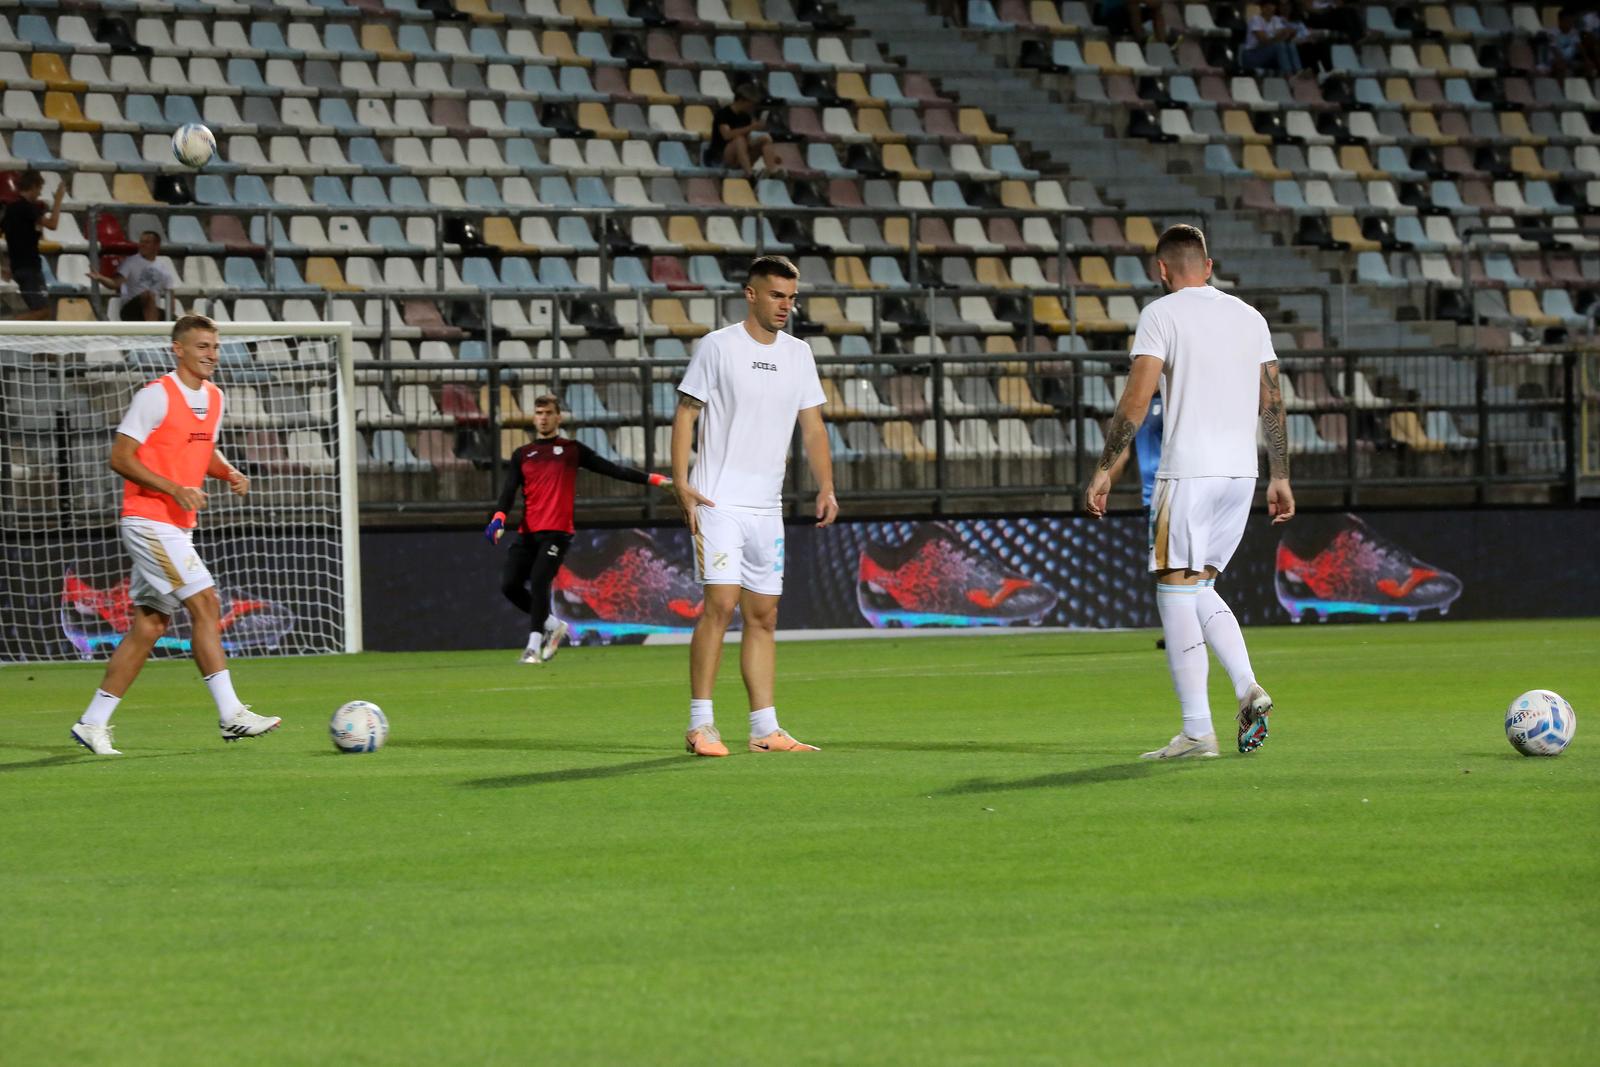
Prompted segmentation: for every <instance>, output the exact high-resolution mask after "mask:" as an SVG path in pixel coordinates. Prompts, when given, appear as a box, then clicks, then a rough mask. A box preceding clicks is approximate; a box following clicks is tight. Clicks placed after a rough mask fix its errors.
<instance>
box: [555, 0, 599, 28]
mask: <svg viewBox="0 0 1600 1067" xmlns="http://www.w3.org/2000/svg"><path fill="white" fill-rule="evenodd" d="M557 10H558V11H560V12H561V14H563V15H565V16H566V17H567V18H569V19H571V20H572V21H573V22H576V23H577V24H578V25H579V26H582V27H583V28H584V29H586V30H592V29H599V28H600V27H603V26H610V25H611V20H610V19H604V18H601V17H600V16H599V15H596V14H595V13H594V7H593V5H591V4H590V3H589V0H561V6H560V7H559V8H557Z"/></svg>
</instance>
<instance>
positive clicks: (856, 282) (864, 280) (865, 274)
mask: <svg viewBox="0 0 1600 1067" xmlns="http://www.w3.org/2000/svg"><path fill="white" fill-rule="evenodd" d="M833 280H834V281H835V282H837V283H838V284H839V285H842V286H846V287H848V288H851V289H887V288H888V286H887V285H884V284H883V283H882V282H875V281H873V280H872V272H871V271H869V270H868V269H867V265H866V264H865V263H863V262H862V261H861V257H860V256H839V257H838V258H836V259H835V260H834V261H833Z"/></svg>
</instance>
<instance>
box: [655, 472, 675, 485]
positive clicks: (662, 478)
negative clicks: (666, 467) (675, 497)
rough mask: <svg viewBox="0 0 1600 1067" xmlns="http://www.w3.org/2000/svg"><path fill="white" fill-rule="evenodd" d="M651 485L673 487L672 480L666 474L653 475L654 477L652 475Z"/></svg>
mask: <svg viewBox="0 0 1600 1067" xmlns="http://www.w3.org/2000/svg"><path fill="white" fill-rule="evenodd" d="M650 484H651V485H671V484H672V479H671V478H668V477H667V476H666V475H665V474H652V475H650Z"/></svg>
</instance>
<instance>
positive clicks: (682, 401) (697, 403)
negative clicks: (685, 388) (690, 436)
mask: <svg viewBox="0 0 1600 1067" xmlns="http://www.w3.org/2000/svg"><path fill="white" fill-rule="evenodd" d="M678 406H679V407H680V408H689V409H691V410H693V411H699V410H700V409H701V408H703V407H705V406H706V404H705V401H703V400H697V399H695V398H694V397H692V396H690V395H689V394H688V393H679V394H678Z"/></svg>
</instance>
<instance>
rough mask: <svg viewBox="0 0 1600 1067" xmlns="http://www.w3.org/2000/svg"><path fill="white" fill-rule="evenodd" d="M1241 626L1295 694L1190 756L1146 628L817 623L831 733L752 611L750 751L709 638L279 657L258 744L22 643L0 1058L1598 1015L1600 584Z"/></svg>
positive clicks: (1444, 1057) (1587, 1042) (242, 679)
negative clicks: (1542, 747) (343, 708)
mask: <svg viewBox="0 0 1600 1067" xmlns="http://www.w3.org/2000/svg"><path fill="white" fill-rule="evenodd" d="M1248 636H1249V639H1250V641H1251V647H1252V651H1253V653H1254V656H1255V662H1256V666H1257V669H1258V670H1259V672H1260V675H1261V678H1262V681H1263V682H1265V684H1266V685H1267V686H1268V687H1269V688H1270V689H1271V691H1272V692H1273V694H1274V696H1275V697H1276V698H1277V700H1278V705H1279V710H1278V711H1277V712H1275V713H1274V715H1273V719H1272V723H1273V728H1272V737H1271V740H1270V741H1269V742H1268V743H1267V745H1266V746H1265V747H1264V748H1263V749H1262V750H1261V751H1260V752H1258V753H1255V754H1253V755H1251V756H1248V757H1243V756H1238V755H1236V754H1234V753H1233V752H1232V751H1231V745H1228V744H1226V743H1225V745H1224V749H1225V751H1224V755H1223V757H1222V758H1221V759H1217V760H1211V761H1205V762H1202V763H1183V764H1173V765H1152V764H1149V763H1143V762H1140V761H1139V760H1138V759H1137V758H1136V756H1137V754H1138V753H1139V752H1140V751H1142V750H1144V749H1147V748H1153V747H1157V746H1159V745H1160V744H1162V743H1163V742H1165V741H1166V740H1167V738H1168V737H1170V736H1171V735H1172V733H1173V732H1175V729H1176V725H1177V714H1176V712H1175V710H1173V706H1174V705H1173V700H1172V697H1171V694H1170V691H1169V687H1168V680H1167V670H1166V664H1165V659H1164V657H1163V655H1162V654H1161V653H1159V652H1156V651H1155V650H1154V649H1153V648H1152V637H1153V635H1152V634H1148V633H1123V634H1082V635H1070V636H1055V635H1026V634H1018V635H1016V636H1003V637H986V638H974V637H959V638H946V639H930V640H906V639H902V640H873V641H856V642H827V643H815V644H805V643H799V644H785V645H783V646H781V647H780V649H779V673H780V702H779V710H780V712H781V713H782V715H783V719H784V722H785V724H786V725H787V726H788V727H789V728H790V729H791V730H792V731H793V732H794V733H795V734H796V735H797V736H799V737H801V738H802V739H804V740H808V741H812V742H815V743H817V744H820V745H821V746H822V748H823V751H822V752H820V753H816V754H811V755H803V756H772V755H768V756H757V755H752V754H749V753H747V752H746V751H745V747H744V737H745V723H744V711H745V708H744V705H743V700H742V694H741V691H740V689H739V682H738V672H737V664H736V662H735V658H736V653H734V656H733V657H730V658H729V659H728V660H727V661H726V662H725V663H724V671H723V673H724V676H725V677H724V681H723V684H722V687H721V689H720V691H719V694H718V699H719V707H720V709H721V715H720V719H721V724H722V726H723V729H724V731H725V732H726V734H727V735H728V740H729V741H730V742H734V745H733V746H732V747H734V749H735V754H734V756H733V757H732V758H730V759H724V760H695V759H692V758H690V757H688V756H686V755H684V754H683V752H682V748H681V740H680V739H681V732H682V729H683V720H684V718H685V703H686V694H685V681H684V678H685V674H686V659H687V650H686V649H683V648H657V647H651V648H611V649H575V650H567V651H563V652H562V654H561V655H560V656H559V657H558V658H557V659H556V660H555V661H554V662H553V663H551V664H548V665H546V666H543V667H522V666H519V665H518V664H517V663H516V662H515V658H516V653H515V652H507V651H499V652H484V653H472V654H430V655H366V656H360V657H355V658H324V659H312V660H290V661H276V662H241V663H239V664H238V665H237V669H236V671H235V675H236V679H237V682H238V686H239V689H240V691H241V693H242V694H243V695H244V696H245V698H246V699H248V700H250V701H252V702H253V703H254V704H255V705H256V708H257V710H258V711H266V712H270V713H274V714H281V715H283V716H284V718H285V720H286V723H285V726H284V727H283V729H281V730H280V731H279V732H277V733H275V734H272V735H270V736H268V737H265V738H262V739H258V740H254V741H247V742H241V743H238V744H232V745H224V744H222V743H221V742H220V741H219V740H218V737H217V733H216V730H215V727H214V725H213V721H214V720H213V715H212V712H211V707H210V703H209V700H208V698H207V695H206V692H205V689H204V688H203V687H202V686H201V685H200V683H199V681H198V680H197V679H196V678H195V676H194V675H193V673H192V668H191V667H190V666H189V665H188V664H187V663H186V662H162V663H157V664H154V665H152V666H151V667H150V668H149V669H148V670H147V671H146V673H145V675H144V677H143V678H141V679H140V681H139V683H138V685H137V686H136V687H135V689H134V690H133V692H132V694H131V696H130V698H129V699H128V700H127V701H125V702H124V705H123V707H122V709H121V710H120V711H119V713H118V716H117V720H116V725H117V727H118V737H117V741H118V744H119V745H120V747H121V748H122V750H123V751H124V752H125V753H126V755H124V756H122V757H121V758H93V757H90V756H88V755H79V754H78V750H76V749H75V748H73V747H72V746H71V744H70V742H69V740H68V737H67V727H68V725H69V724H70V723H71V722H72V721H73V719H74V718H75V717H76V715H77V713H78V712H79V711H80V710H81V708H82V706H83V704H84V703H85V700H86V698H87V697H88V695H89V693H90V691H91V689H92V688H93V686H94V684H95V682H96V681H97V680H98V674H99V669H98V668H97V667H95V666H90V665H84V666H52V667H40V668H6V669H4V670H3V671H0V772H3V773H0V813H3V820H4V821H3V823H0V1061H3V1062H5V1063H7V1064H16V1065H19V1067H22V1065H27V1067H39V1065H51V1064H74V1065H77V1064H117V1065H123V1064H152V1065H162V1067H168V1065H174V1064H229V1065H252V1064H264V1065H286V1064H289V1065H292V1064H335V1065H351V1064H408V1065H409V1064H532V1063H540V1064H578V1063H585V1064H586V1063H596V1064H656V1063H661V1064H721V1063H740V1064H788V1063H815V1064H896V1065H899V1064H945V1063H952V1064H1008V1065H1009V1064H1054V1063H1081V1064H1108V1063H1155V1064H1160V1063H1171V1064H1184V1065H1196V1064H1219V1065H1220V1064H1228V1065H1235V1064H1284V1063H1296V1064H1303V1063H1328V1064H1406V1065H1411V1064H1449V1065H1459V1064H1494V1065H1504V1064H1530V1065H1541V1067H1543V1065H1551V1064H1593V1063H1596V1062H1600V655H1597V653H1600V622H1596V621H1583V622H1562V623H1517V624H1498V625H1483V624H1464V623H1439V624H1423V625H1401V624H1398V623H1396V624H1389V625H1385V626H1378V625H1367V626H1352V627H1340V628H1332V627H1328V628H1312V627H1307V628H1287V627H1285V628H1278V629H1262V630H1256V631H1254V632H1252V633H1250V634H1249V635H1248ZM732 651H733V650H730V652H732ZM1536 686H1542V687H1547V688H1552V689H1556V690H1558V691H1560V692H1561V693H1563V694H1564V695H1565V696H1567V698H1568V699H1569V700H1571V702H1572V704H1573V705H1574V706H1575V707H1576V708H1577V710H1578V714H1579V718H1580V722H1579V729H1578V734H1577V739H1576V741H1575V743H1574V744H1573V746H1572V748H1571V749H1570V750H1569V751H1568V752H1567V753H1566V754H1565V755H1563V756H1561V757H1560V758H1558V759H1543V760H1540V759H1527V758H1524V757H1521V756H1518V755H1516V754H1515V753H1513V752H1512V750H1511V748H1510V747H1509V746H1508V745H1507V744H1506V742H1505V738H1504V735H1503V731H1502V726H1501V718H1502V713H1503V709H1504V707H1505V705H1506V703H1507V702H1508V701H1509V700H1510V698H1511V697H1512V696H1514V695H1516V694H1517V693H1519V692H1521V691H1522V690H1524V689H1529V688H1533V687H1536ZM1212 693H1213V701H1214V705H1215V706H1216V707H1217V708H1219V709H1229V708H1231V703H1232V702H1231V699H1230V697H1229V695H1228V693H1227V690H1226V686H1225V681H1224V679H1223V677H1222V674H1221V670H1220V668H1218V667H1216V666H1215V665H1213V667H1212ZM357 697H359V698H365V699H369V700H373V701H376V702H378V703H379V704H381V705H382V706H383V707H384V708H385V709H386V710H387V711H388V713H389V716H390V719H391V721H392V723H393V728H394V732H393V735H392V737H391V740H390V742H389V746H388V748H386V749H385V750H384V751H382V752H380V753H378V754H376V755H370V756H340V755H336V754H334V752H333V751H332V750H331V748H330V746H329V744H328V740H327V734H326V723H327V720H328V717H329V714H330V713H331V711H332V709H333V708H334V707H335V706H336V705H338V704H339V703H341V702H342V701H344V700H348V699H351V698H357ZM1219 725H1220V726H1223V727H1224V729H1226V730H1227V732H1228V735H1229V738H1230V739H1231V729H1230V727H1231V714H1227V713H1226V712H1225V713H1224V715H1222V716H1219ZM1219 732H1220V731H1219Z"/></svg>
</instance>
